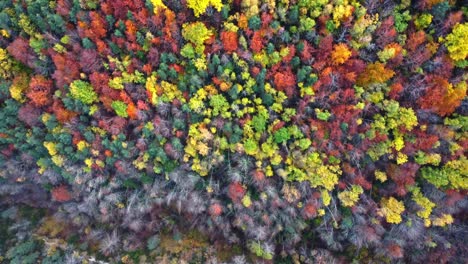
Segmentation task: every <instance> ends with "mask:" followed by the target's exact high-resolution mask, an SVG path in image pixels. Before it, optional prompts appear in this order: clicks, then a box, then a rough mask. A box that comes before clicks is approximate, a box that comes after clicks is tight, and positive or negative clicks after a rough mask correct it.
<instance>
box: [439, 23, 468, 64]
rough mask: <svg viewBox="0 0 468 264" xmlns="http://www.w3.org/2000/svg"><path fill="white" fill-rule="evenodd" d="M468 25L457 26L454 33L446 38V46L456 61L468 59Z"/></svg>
mask: <svg viewBox="0 0 468 264" xmlns="http://www.w3.org/2000/svg"><path fill="white" fill-rule="evenodd" d="M467 36H468V23H463V24H457V25H455V27H454V28H453V30H452V33H450V34H448V35H447V37H445V39H443V40H444V44H445V46H446V47H447V50H448V51H449V55H450V58H452V59H453V60H454V61H460V60H464V59H466V58H467V57H468V41H467Z"/></svg>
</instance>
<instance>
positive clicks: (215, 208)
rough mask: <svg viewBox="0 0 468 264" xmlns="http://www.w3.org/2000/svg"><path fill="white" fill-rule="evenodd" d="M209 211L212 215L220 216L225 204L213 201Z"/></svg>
mask: <svg viewBox="0 0 468 264" xmlns="http://www.w3.org/2000/svg"><path fill="white" fill-rule="evenodd" d="M208 212H209V213H210V215H211V217H217V216H220V215H221V214H222V213H223V206H222V205H220V204H219V203H213V204H212V205H210V208H209V209H208Z"/></svg>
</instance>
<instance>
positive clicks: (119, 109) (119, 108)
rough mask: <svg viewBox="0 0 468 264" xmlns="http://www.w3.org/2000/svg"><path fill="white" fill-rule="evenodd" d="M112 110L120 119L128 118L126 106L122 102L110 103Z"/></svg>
mask: <svg viewBox="0 0 468 264" xmlns="http://www.w3.org/2000/svg"><path fill="white" fill-rule="evenodd" d="M112 109H114V110H115V113H116V114H117V115H118V116H120V117H124V118H126V117H128V114H127V105H126V104H125V103H124V102H122V101H114V102H112Z"/></svg>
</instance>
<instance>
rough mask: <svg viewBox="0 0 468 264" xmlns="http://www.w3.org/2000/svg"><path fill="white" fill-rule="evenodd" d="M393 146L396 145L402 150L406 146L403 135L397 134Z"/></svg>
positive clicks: (398, 149) (397, 149) (396, 147)
mask: <svg viewBox="0 0 468 264" xmlns="http://www.w3.org/2000/svg"><path fill="white" fill-rule="evenodd" d="M393 146H394V147H395V150H396V151H400V150H401V149H403V147H404V146H405V141H404V140H403V136H400V135H399V136H397V137H396V138H395V140H394V141H393Z"/></svg>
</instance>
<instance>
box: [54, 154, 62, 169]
mask: <svg viewBox="0 0 468 264" xmlns="http://www.w3.org/2000/svg"><path fill="white" fill-rule="evenodd" d="M51 159H52V162H53V163H54V164H55V165H57V166H58V167H62V166H63V163H64V162H65V159H64V158H63V156H61V155H56V156H52V158H51Z"/></svg>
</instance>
